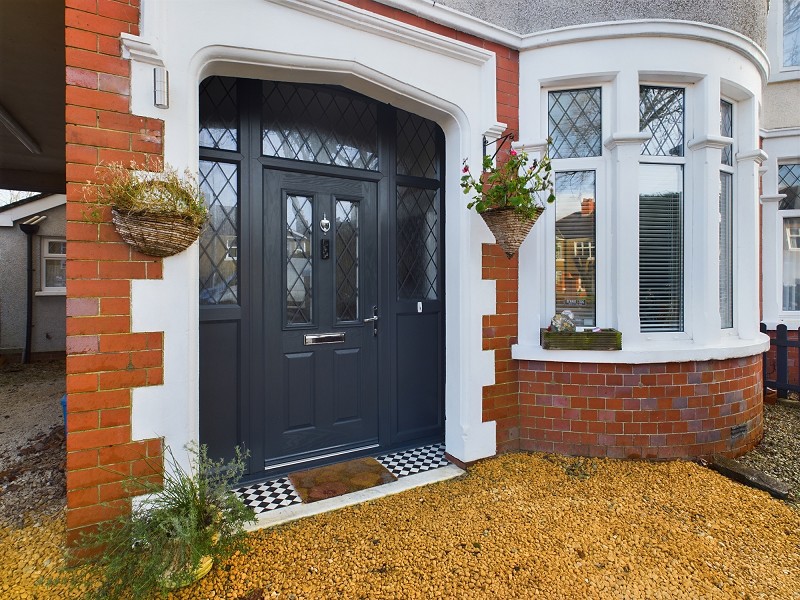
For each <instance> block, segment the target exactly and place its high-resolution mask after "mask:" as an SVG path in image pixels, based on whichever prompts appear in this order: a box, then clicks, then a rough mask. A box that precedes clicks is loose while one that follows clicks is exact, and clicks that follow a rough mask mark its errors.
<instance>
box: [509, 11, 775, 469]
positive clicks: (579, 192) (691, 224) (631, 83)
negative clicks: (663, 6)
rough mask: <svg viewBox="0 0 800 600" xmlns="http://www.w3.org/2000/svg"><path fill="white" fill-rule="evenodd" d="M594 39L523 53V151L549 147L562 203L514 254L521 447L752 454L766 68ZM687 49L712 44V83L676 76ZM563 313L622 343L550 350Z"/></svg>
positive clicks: (706, 61)
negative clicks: (546, 343) (576, 62)
mask: <svg viewBox="0 0 800 600" xmlns="http://www.w3.org/2000/svg"><path fill="white" fill-rule="evenodd" d="M613 27H614V26H609V31H611V30H612V29H613ZM596 34H597V32H594V33H593V36H595V39H593V40H591V41H581V40H576V42H575V43H563V44H562V45H561V46H559V47H549V46H547V45H545V44H542V45H540V46H537V47H536V48H535V49H534V50H531V51H529V52H523V53H522V55H521V58H520V89H524V90H528V91H529V94H528V95H522V96H521V97H520V106H521V108H520V110H521V124H520V127H521V132H522V135H521V142H520V146H521V147H523V148H527V149H529V150H531V151H534V152H536V151H538V152H542V151H544V150H545V149H546V150H547V151H548V153H549V155H550V157H551V159H552V162H553V169H554V171H555V174H556V177H555V186H556V201H555V204H554V205H553V206H551V207H548V208H547V210H545V213H544V215H543V217H541V218H540V220H539V222H538V223H537V224H536V226H535V227H534V231H533V233H532V234H531V236H530V238H529V240H527V241H526V243H525V244H523V246H522V248H521V249H520V254H519V264H520V267H519V271H518V273H519V277H520V280H519V291H520V295H519V306H520V315H519V318H518V322H519V333H518V335H519V342H518V343H517V344H515V345H514V346H513V347H512V356H513V358H514V359H517V360H518V361H519V373H520V380H519V424H518V430H517V433H518V435H519V448H520V449H522V450H531V451H543V452H557V453H563V454H569V455H583V456H608V457H614V458H647V459H672V458H692V457H699V456H708V455H711V454H715V453H720V454H725V455H728V456H735V455H739V454H742V453H743V452H746V451H747V450H748V449H750V448H752V447H753V446H754V445H755V444H756V443H757V442H758V441H759V440H760V439H761V436H762V434H763V415H762V399H763V398H762V397H763V389H762V371H761V352H762V351H763V350H765V349H766V348H767V340H766V336H763V335H761V334H760V333H759V332H758V331H757V325H758V294H757V288H756V282H757V278H758V273H757V263H756V259H754V258H753V257H754V256H756V255H757V252H756V249H757V245H758V235H757V225H756V223H757V194H758V166H759V164H760V162H761V161H762V160H763V158H764V157H763V153H761V152H760V151H759V150H758V135H757V128H756V123H757V106H758V103H757V98H755V97H753V96H752V95H749V94H748V93H746V92H743V90H744V89H749V90H756V89H760V84H761V83H760V82H761V81H762V80H763V78H764V71H763V69H762V68H761V67H759V68H753V67H754V65H753V64H750V65H749V67H747V68H744V65H746V64H748V61H747V60H744V59H743V57H742V56H741V54H737V57H736V59H734V60H733V62H732V63H731V64H733V63H739V64H741V65H742V66H743V69H742V72H745V71H747V70H748V69H750V71H747V77H752V85H750V86H742V83H743V81H736V79H735V78H736V77H738V74H737V69H733V68H732V69H727V68H725V69H722V70H720V69H719V68H718V65H719V64H721V63H719V62H718V61H719V60H720V59H722V55H724V54H726V52H727V51H726V50H724V49H721V48H719V47H718V44H716V43H714V44H705V43H703V42H700V41H695V42H688V41H686V40H684V41H683V42H679V41H678V40H669V39H662V40H660V41H658V42H656V41H654V39H653V38H648V39H647V40H646V41H645V40H636V39H635V38H627V39H625V40H624V42H623V41H622V40H618V39H609V40H608V41H598V40H597V38H596ZM576 35H578V36H579V35H580V34H579V33H578V32H577V31H576ZM713 35H717V34H713ZM562 41H563V40H562ZM639 44H641V45H642V50H643V52H642V54H641V56H639V55H638V52H637V51H636V50H637V48H638V47H639ZM695 44H696V46H695ZM645 46H646V47H647V51H646V52H645V51H644V47H645ZM684 53H688V54H691V55H692V56H699V55H700V54H703V53H708V54H709V55H708V56H705V55H704V58H703V59H702V60H700V61H699V62H698V63H697V64H695V67H696V68H697V69H698V71H697V72H703V70H704V69H705V70H706V71H705V74H704V75H696V74H693V75H686V76H682V75H680V74H679V73H680V67H679V62H680V60H682V59H681V55H683V54H684ZM645 54H648V55H649V56H657V57H658V58H657V60H655V61H654V62H653V64H650V61H649V59H647V58H645ZM688 54H687V56H686V57H688ZM712 55H714V56H712ZM571 56H581V57H583V58H584V59H585V61H584V62H582V63H581V70H580V71H576V72H575V73H572V72H571V67H570V57H571ZM754 62H755V61H754ZM656 63H657V66H656ZM673 63H674V64H673ZM667 72H669V74H667ZM545 140H547V141H545ZM523 307H524V308H523ZM564 310H570V311H571V312H572V313H573V315H574V321H575V324H576V327H577V328H578V330H582V331H585V332H587V334H588V335H590V334H591V331H592V330H593V329H595V328H614V329H617V330H618V331H620V332H621V334H622V349H621V350H608V351H601V350H551V349H545V348H543V347H542V346H541V345H540V343H539V328H544V327H547V326H548V325H549V324H550V320H551V318H552V317H553V315H554V314H558V313H561V312H562V311H564Z"/></svg>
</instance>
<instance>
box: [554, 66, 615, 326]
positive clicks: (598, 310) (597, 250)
mask: <svg viewBox="0 0 800 600" xmlns="http://www.w3.org/2000/svg"><path fill="white" fill-rule="evenodd" d="M612 87H613V85H612V82H599V81H587V82H585V83H579V82H572V81H570V82H569V83H567V84H564V85H553V86H547V87H544V86H543V87H542V88H541V104H540V106H541V111H542V112H541V114H540V119H541V122H542V124H543V128H544V131H549V127H548V123H549V107H550V102H549V93H550V92H561V91H568V90H578V89H588V88H600V139H601V140H605V139H606V137H607V135H608V123H609V122H610V119H611V107H612V102H613V99H614V95H613V90H612ZM608 161H609V157H608V149H607V148H606V147H605V146H604V145H601V147H600V155H599V156H585V157H577V158H554V159H552V161H551V162H552V166H553V173H558V172H561V171H594V173H595V199H594V200H595V209H594V210H595V225H594V227H595V246H594V258H595V324H596V327H611V325H610V323H611V322H612V315H611V311H612V304H613V302H612V301H611V286H610V276H611V275H610V272H609V270H610V268H611V261H610V256H611V233H610V231H609V229H608V228H609V227H610V215H609V206H608V202H606V200H605V199H606V198H607V197H608V195H607V189H606V188H607V185H608V183H607V181H608V179H607V174H606V172H607V170H608ZM556 202H558V200H556ZM551 209H552V210H551ZM554 209H555V207H554V206H551V207H550V208H548V209H547V210H545V211H544V214H543V218H542V217H540V220H543V221H544V223H543V225H544V226H545V227H544V229H545V232H544V234H545V261H546V262H545V265H546V266H545V269H544V272H545V285H544V286H541V293H542V294H543V295H544V297H543V302H542V304H541V305H542V306H544V307H545V315H544V316H546V320H547V322H546V323H541V326H542V327H547V326H548V325H549V323H550V319H551V318H552V317H553V316H554V315H555V310H556V269H555V265H556V211H555V210H554ZM578 329H583V328H578Z"/></svg>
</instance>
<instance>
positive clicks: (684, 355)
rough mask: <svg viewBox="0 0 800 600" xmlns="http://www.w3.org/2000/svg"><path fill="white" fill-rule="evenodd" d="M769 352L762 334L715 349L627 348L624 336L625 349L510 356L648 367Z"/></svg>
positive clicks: (519, 350)
mask: <svg viewBox="0 0 800 600" xmlns="http://www.w3.org/2000/svg"><path fill="white" fill-rule="evenodd" d="M768 349H769V338H768V337H767V336H766V335H763V334H758V337H757V338H755V339H752V340H743V339H740V338H733V337H726V338H724V339H723V340H720V342H719V343H718V344H716V345H713V346H698V345H696V344H695V343H694V341H692V340H676V341H669V342H666V341H658V342H651V343H647V344H640V345H639V346H638V347H631V346H630V345H627V347H626V344H625V334H624V333H623V334H622V350H545V349H544V348H542V347H541V346H539V345H538V344H537V345H522V344H515V345H513V346H511V357H512V358H514V359H515V360H535V361H546V362H567V363H580V362H585V363H595V364H596V363H619V364H645V363H667V362H689V361H695V360H700V361H703V360H725V359H729V358H741V357H743V356H754V355H756V354H761V353H762V352H766V351H767V350H768Z"/></svg>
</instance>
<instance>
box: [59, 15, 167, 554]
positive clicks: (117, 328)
mask: <svg viewBox="0 0 800 600" xmlns="http://www.w3.org/2000/svg"><path fill="white" fill-rule="evenodd" d="M65 18H66V32H65V39H66V140H67V147H66V160H67V170H66V172H67V209H66V210H67V266H66V277H67V282H66V290H67V394H68V402H67V428H68V433H67V461H66V470H67V529H68V538H69V540H70V541H74V540H75V539H76V536H77V535H78V534H79V532H80V531H81V529H83V528H86V527H89V526H92V525H94V524H96V523H98V522H101V521H103V520H106V519H108V518H111V517H112V516H114V515H115V514H118V513H119V512H120V511H126V510H129V506H130V499H128V498H127V494H126V491H125V487H124V485H123V482H124V481H125V480H126V479H127V478H128V477H130V476H133V475H135V476H141V475H153V476H154V477H158V472H160V465H161V456H162V443H161V440H160V439H146V440H132V439H131V388H133V387H136V386H146V385H159V384H161V383H162V382H163V368H162V367H163V344H164V340H163V334H162V333H161V332H149V333H132V332H131V281H132V280H134V279H159V278H161V273H162V269H161V261H160V260H155V259H153V258H152V257H148V256H144V255H141V254H138V253H137V252H135V251H133V250H132V249H131V248H130V247H129V246H128V245H127V244H125V243H124V242H123V241H122V240H121V239H120V237H119V236H118V235H117V233H116V231H115V230H114V226H113V225H112V224H111V211H110V208H109V207H108V206H104V205H101V204H96V203H95V197H96V188H95V187H93V186H92V185H88V186H87V182H90V183H91V182H95V181H96V179H97V173H96V167H97V166H98V165H100V164H107V163H111V162H121V163H123V164H125V165H128V164H130V163H131V162H133V163H136V164H139V165H143V164H149V162H148V161H152V160H154V159H160V158H161V156H162V124H161V122H160V121H157V120H153V119H144V118H140V117H137V116H135V115H132V114H130V65H129V61H127V60H124V59H123V58H121V49H120V34H121V33H123V32H124V33H131V34H138V29H139V25H138V24H139V0H130V1H116V0H91V1H85V0H67V2H66V13H65Z"/></svg>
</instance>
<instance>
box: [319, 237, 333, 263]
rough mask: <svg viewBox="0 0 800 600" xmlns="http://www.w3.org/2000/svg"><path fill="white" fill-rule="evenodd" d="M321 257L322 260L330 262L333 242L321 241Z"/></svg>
mask: <svg viewBox="0 0 800 600" xmlns="http://www.w3.org/2000/svg"><path fill="white" fill-rule="evenodd" d="M319 257H320V258H321V259H322V260H328V259H329V258H330V257H331V241H330V240H328V239H324V238H323V239H321V240H320V241H319Z"/></svg>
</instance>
